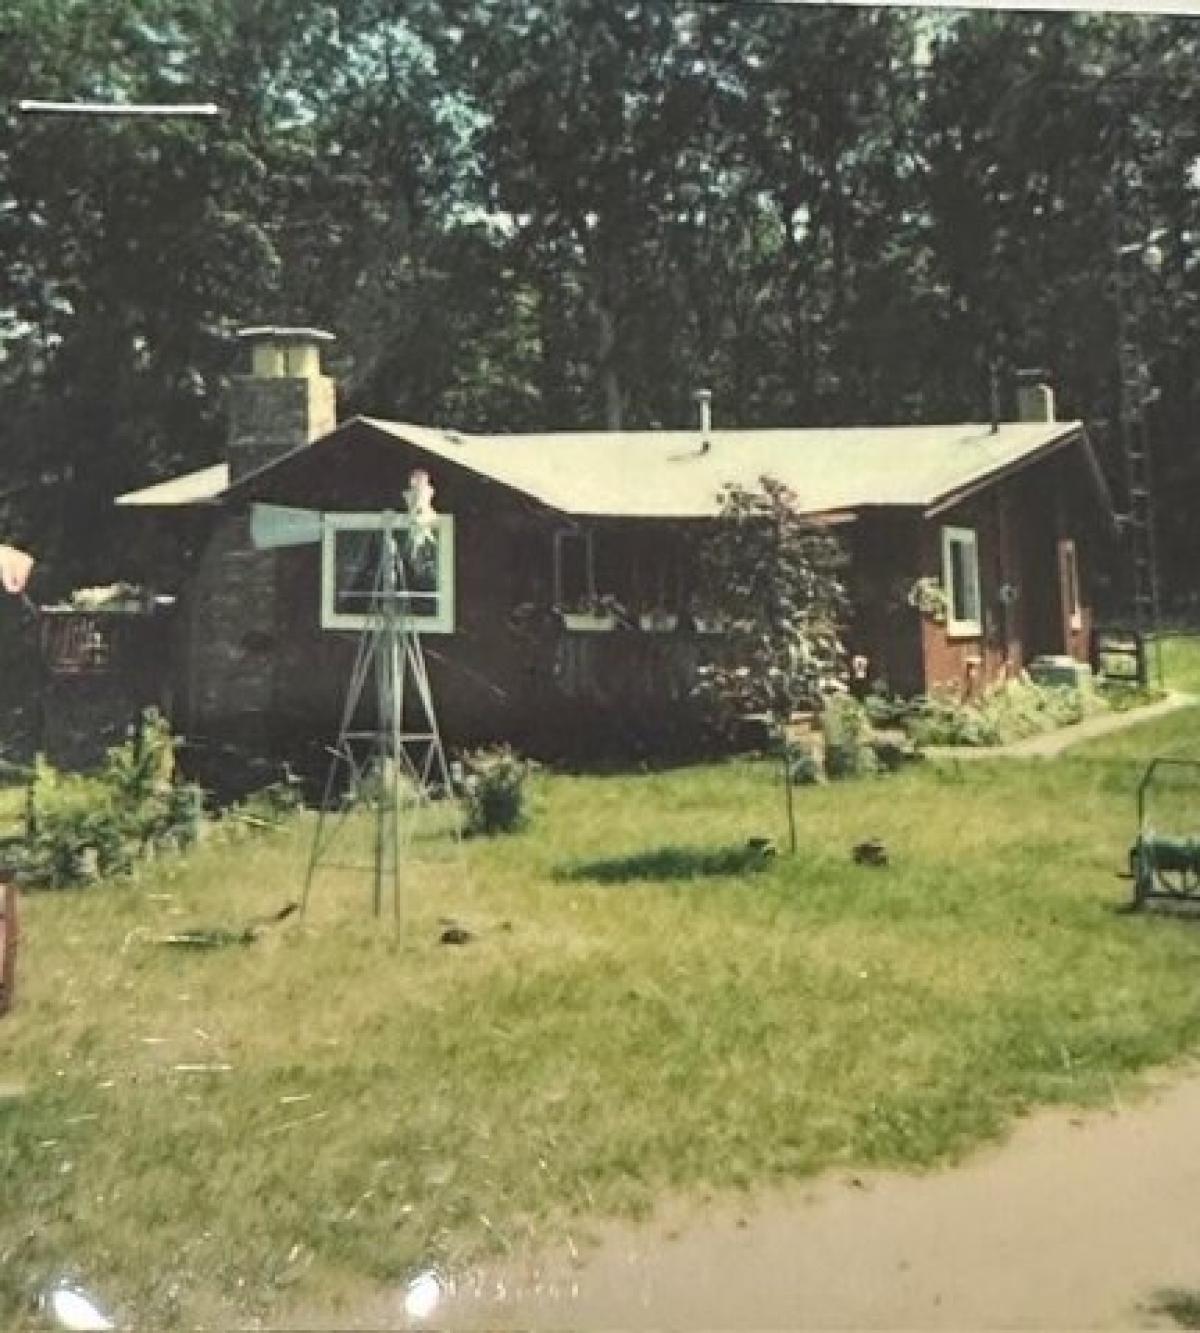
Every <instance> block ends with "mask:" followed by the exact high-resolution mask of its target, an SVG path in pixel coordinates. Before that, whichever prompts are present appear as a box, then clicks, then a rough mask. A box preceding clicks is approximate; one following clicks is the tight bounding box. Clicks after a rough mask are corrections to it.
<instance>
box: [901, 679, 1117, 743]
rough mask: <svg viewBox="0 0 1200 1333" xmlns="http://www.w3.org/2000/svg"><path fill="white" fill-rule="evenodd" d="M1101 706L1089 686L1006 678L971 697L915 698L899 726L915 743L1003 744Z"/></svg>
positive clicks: (1078, 718)
mask: <svg viewBox="0 0 1200 1333" xmlns="http://www.w3.org/2000/svg"><path fill="white" fill-rule="evenodd" d="M1104 708H1105V703H1104V700H1103V699H1102V698H1101V696H1100V695H1099V694H1097V693H1096V692H1095V691H1091V690H1076V689H1072V688H1070V687H1069V686H1053V685H1034V684H1032V683H1031V682H1029V681H1009V682H1008V683H1006V684H1004V685H1000V686H998V687H997V688H996V689H994V690H990V691H988V693H986V694H985V695H983V696H982V698H980V699H978V700H975V701H972V702H965V701H963V700H960V699H957V698H955V697H954V696H952V695H948V694H944V695H930V696H927V697H925V698H921V699H917V700H915V701H914V702H913V705H912V707H911V710H910V712H909V714H908V716H907V718H906V720H905V727H906V729H907V731H908V732H909V734H910V735H911V736H912V737H913V739H914V740H916V741H917V742H918V743H919V744H921V745H966V746H987V745H1008V744H1009V743H1011V742H1012V741H1018V740H1021V739H1023V738H1024V737H1026V736H1036V735H1039V734H1040V733H1042V732H1046V731H1054V730H1056V729H1057V728H1059V727H1065V726H1070V725H1071V724H1072V723H1075V722H1080V721H1082V720H1083V719H1084V718H1085V717H1088V716H1089V715H1091V714H1093V713H1096V712H1102V711H1103V710H1104Z"/></svg>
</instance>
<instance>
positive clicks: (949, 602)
mask: <svg viewBox="0 0 1200 1333" xmlns="http://www.w3.org/2000/svg"><path fill="white" fill-rule="evenodd" d="M942 586H943V587H944V588H945V590H946V632H947V634H949V635H951V636H954V637H959V638H971V637H975V636H977V635H978V634H979V633H980V631H981V625H980V616H979V546H978V543H977V541H976V538H975V532H974V530H973V529H972V528H943V529H942Z"/></svg>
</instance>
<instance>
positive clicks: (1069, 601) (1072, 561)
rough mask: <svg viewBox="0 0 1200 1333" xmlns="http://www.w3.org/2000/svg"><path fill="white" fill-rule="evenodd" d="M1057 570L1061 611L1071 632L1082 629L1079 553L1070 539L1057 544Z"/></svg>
mask: <svg viewBox="0 0 1200 1333" xmlns="http://www.w3.org/2000/svg"><path fill="white" fill-rule="evenodd" d="M1058 568H1059V571H1060V576H1061V578H1062V595H1063V610H1064V611H1065V612H1066V615H1067V624H1068V625H1069V626H1070V628H1071V629H1073V630H1081V629H1082V628H1083V604H1082V602H1081V601H1080V597H1079V553H1078V552H1077V551H1076V549H1075V543H1074V542H1073V541H1071V539H1070V538H1069V537H1068V538H1064V539H1063V540H1062V541H1060V542H1059V543H1058Z"/></svg>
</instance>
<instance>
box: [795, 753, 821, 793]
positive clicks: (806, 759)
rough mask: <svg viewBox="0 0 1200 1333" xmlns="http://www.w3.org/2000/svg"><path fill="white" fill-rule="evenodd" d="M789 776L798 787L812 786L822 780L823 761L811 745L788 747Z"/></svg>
mask: <svg viewBox="0 0 1200 1333" xmlns="http://www.w3.org/2000/svg"><path fill="white" fill-rule="evenodd" d="M787 762H788V778H789V779H790V781H791V782H792V783H793V784H794V785H795V786H797V787H807V786H811V785H812V784H813V783H814V782H820V781H821V763H820V760H819V759H818V758H817V755H816V751H815V750H814V749H813V747H812V746H811V745H803V744H801V745H791V746H789V747H788V754H787Z"/></svg>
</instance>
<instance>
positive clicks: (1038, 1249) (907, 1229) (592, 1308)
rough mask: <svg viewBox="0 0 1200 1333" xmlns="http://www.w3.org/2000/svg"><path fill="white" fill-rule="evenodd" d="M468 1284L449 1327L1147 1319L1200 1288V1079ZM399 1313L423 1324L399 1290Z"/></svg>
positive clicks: (620, 1234) (694, 1216)
mask: <svg viewBox="0 0 1200 1333" xmlns="http://www.w3.org/2000/svg"><path fill="white" fill-rule="evenodd" d="M599 1236H600V1239H599V1244H598V1245H597V1246H596V1247H595V1248H588V1249H586V1250H585V1251H584V1252H583V1254H582V1255H581V1256H580V1257H579V1258H578V1259H575V1260H572V1258H571V1256H570V1254H569V1253H566V1252H564V1253H562V1254H560V1255H558V1256H555V1257H552V1258H550V1259H543V1260H541V1261H539V1262H537V1263H534V1262H532V1261H527V1262H524V1263H515V1264H511V1265H509V1266H508V1267H507V1268H503V1269H496V1270H492V1271H489V1272H487V1273H482V1274H477V1275H474V1276H473V1277H470V1278H466V1279H464V1278H463V1277H461V1276H460V1277H459V1278H458V1279H457V1280H456V1281H455V1283H454V1292H453V1294H452V1295H451V1296H450V1298H449V1299H448V1300H446V1301H444V1302H443V1303H442V1307H441V1309H440V1310H439V1312H438V1314H437V1316H435V1318H436V1322H437V1324H438V1326H439V1327H451V1328H454V1327H457V1328H463V1329H468V1328H480V1327H489V1328H514V1327H520V1328H534V1329H538V1328H551V1327H553V1328H562V1329H601V1328H623V1329H652V1328H655V1329H696V1328H709V1329H762V1328H785V1327H787V1328H826V1329H851V1328H854V1329H859V1328H879V1329H884V1328H904V1329H926V1328H928V1329H934V1328H958V1329H982V1328H995V1329H1012V1328H1056V1329H1062V1328H1128V1327H1138V1326H1141V1327H1149V1326H1158V1327H1163V1326H1170V1325H1171V1323H1172V1321H1171V1320H1169V1319H1166V1318H1165V1317H1164V1316H1162V1315H1158V1316H1156V1315H1155V1314H1154V1313H1152V1305H1153V1302H1154V1298H1155V1296H1156V1293H1158V1292H1161V1291H1162V1290H1163V1289H1165V1288H1184V1289H1192V1290H1200V1075H1198V1074H1197V1073H1195V1072H1191V1073H1189V1074H1188V1076H1187V1077H1186V1078H1184V1079H1183V1081H1181V1082H1178V1083H1176V1084H1175V1085H1173V1086H1168V1087H1166V1088H1164V1089H1163V1090H1161V1091H1159V1092H1157V1093H1156V1094H1153V1095H1152V1096H1150V1097H1147V1098H1144V1099H1142V1100H1139V1101H1138V1102H1137V1103H1135V1104H1133V1105H1129V1106H1124V1107H1118V1108H1115V1109H1114V1110H1113V1111H1111V1112H1108V1113H1105V1112H1099V1113H1095V1112H1093V1113H1089V1114H1086V1115H1080V1114H1068V1113H1060V1112H1052V1113H1049V1114H1041V1115H1038V1116H1036V1117H1035V1118H1033V1119H1032V1120H1030V1121H1028V1122H1026V1123H1024V1124H1023V1125H1021V1126H1020V1127H1018V1129H1017V1130H1016V1132H1015V1133H1014V1134H1013V1135H1012V1137H1011V1138H1010V1139H1009V1141H1008V1142H1007V1143H1006V1144H1004V1145H1003V1146H1001V1147H999V1148H994V1149H990V1150H987V1151H985V1152H983V1153H981V1154H979V1155H977V1156H976V1157H974V1158H972V1159H970V1160H969V1161H968V1162H967V1163H966V1164H964V1165H962V1166H959V1167H956V1168H952V1169H949V1170H945V1171H941V1172H937V1173H932V1174H929V1175H925V1176H901V1175H892V1174H881V1175H869V1176H863V1177H859V1178H856V1179H850V1178H846V1177H843V1178H839V1179H829V1180H826V1181H823V1182H821V1183H818V1184H816V1185H814V1186H813V1187H812V1188H810V1189H807V1190H804V1191H796V1192H791V1193H789V1194H786V1195H776V1196H773V1197H766V1198H764V1199H762V1200H761V1201H760V1202H759V1203H757V1204H756V1205H755V1206H754V1207H752V1208H737V1207H733V1206H728V1205H720V1206H717V1205H712V1206H710V1207H707V1208H705V1209H702V1210H700V1211H697V1210H696V1209H692V1210H690V1211H688V1212H682V1211H676V1212H674V1213H664V1214H663V1215H662V1216H660V1217H659V1218H658V1219H657V1220H656V1221H655V1222H654V1223H652V1224H650V1225H647V1226H645V1227H626V1226H620V1227H610V1228H608V1229H606V1230H602V1231H601V1232H600V1233H599ZM391 1314H392V1319H393V1320H394V1323H393V1322H391V1321H389V1323H390V1324H391V1326H397V1325H402V1324H403V1323H404V1322H405V1320H404V1316H403V1314H402V1313H401V1307H400V1303H399V1301H397V1303H396V1305H395V1307H393V1310H392V1312H391Z"/></svg>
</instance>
